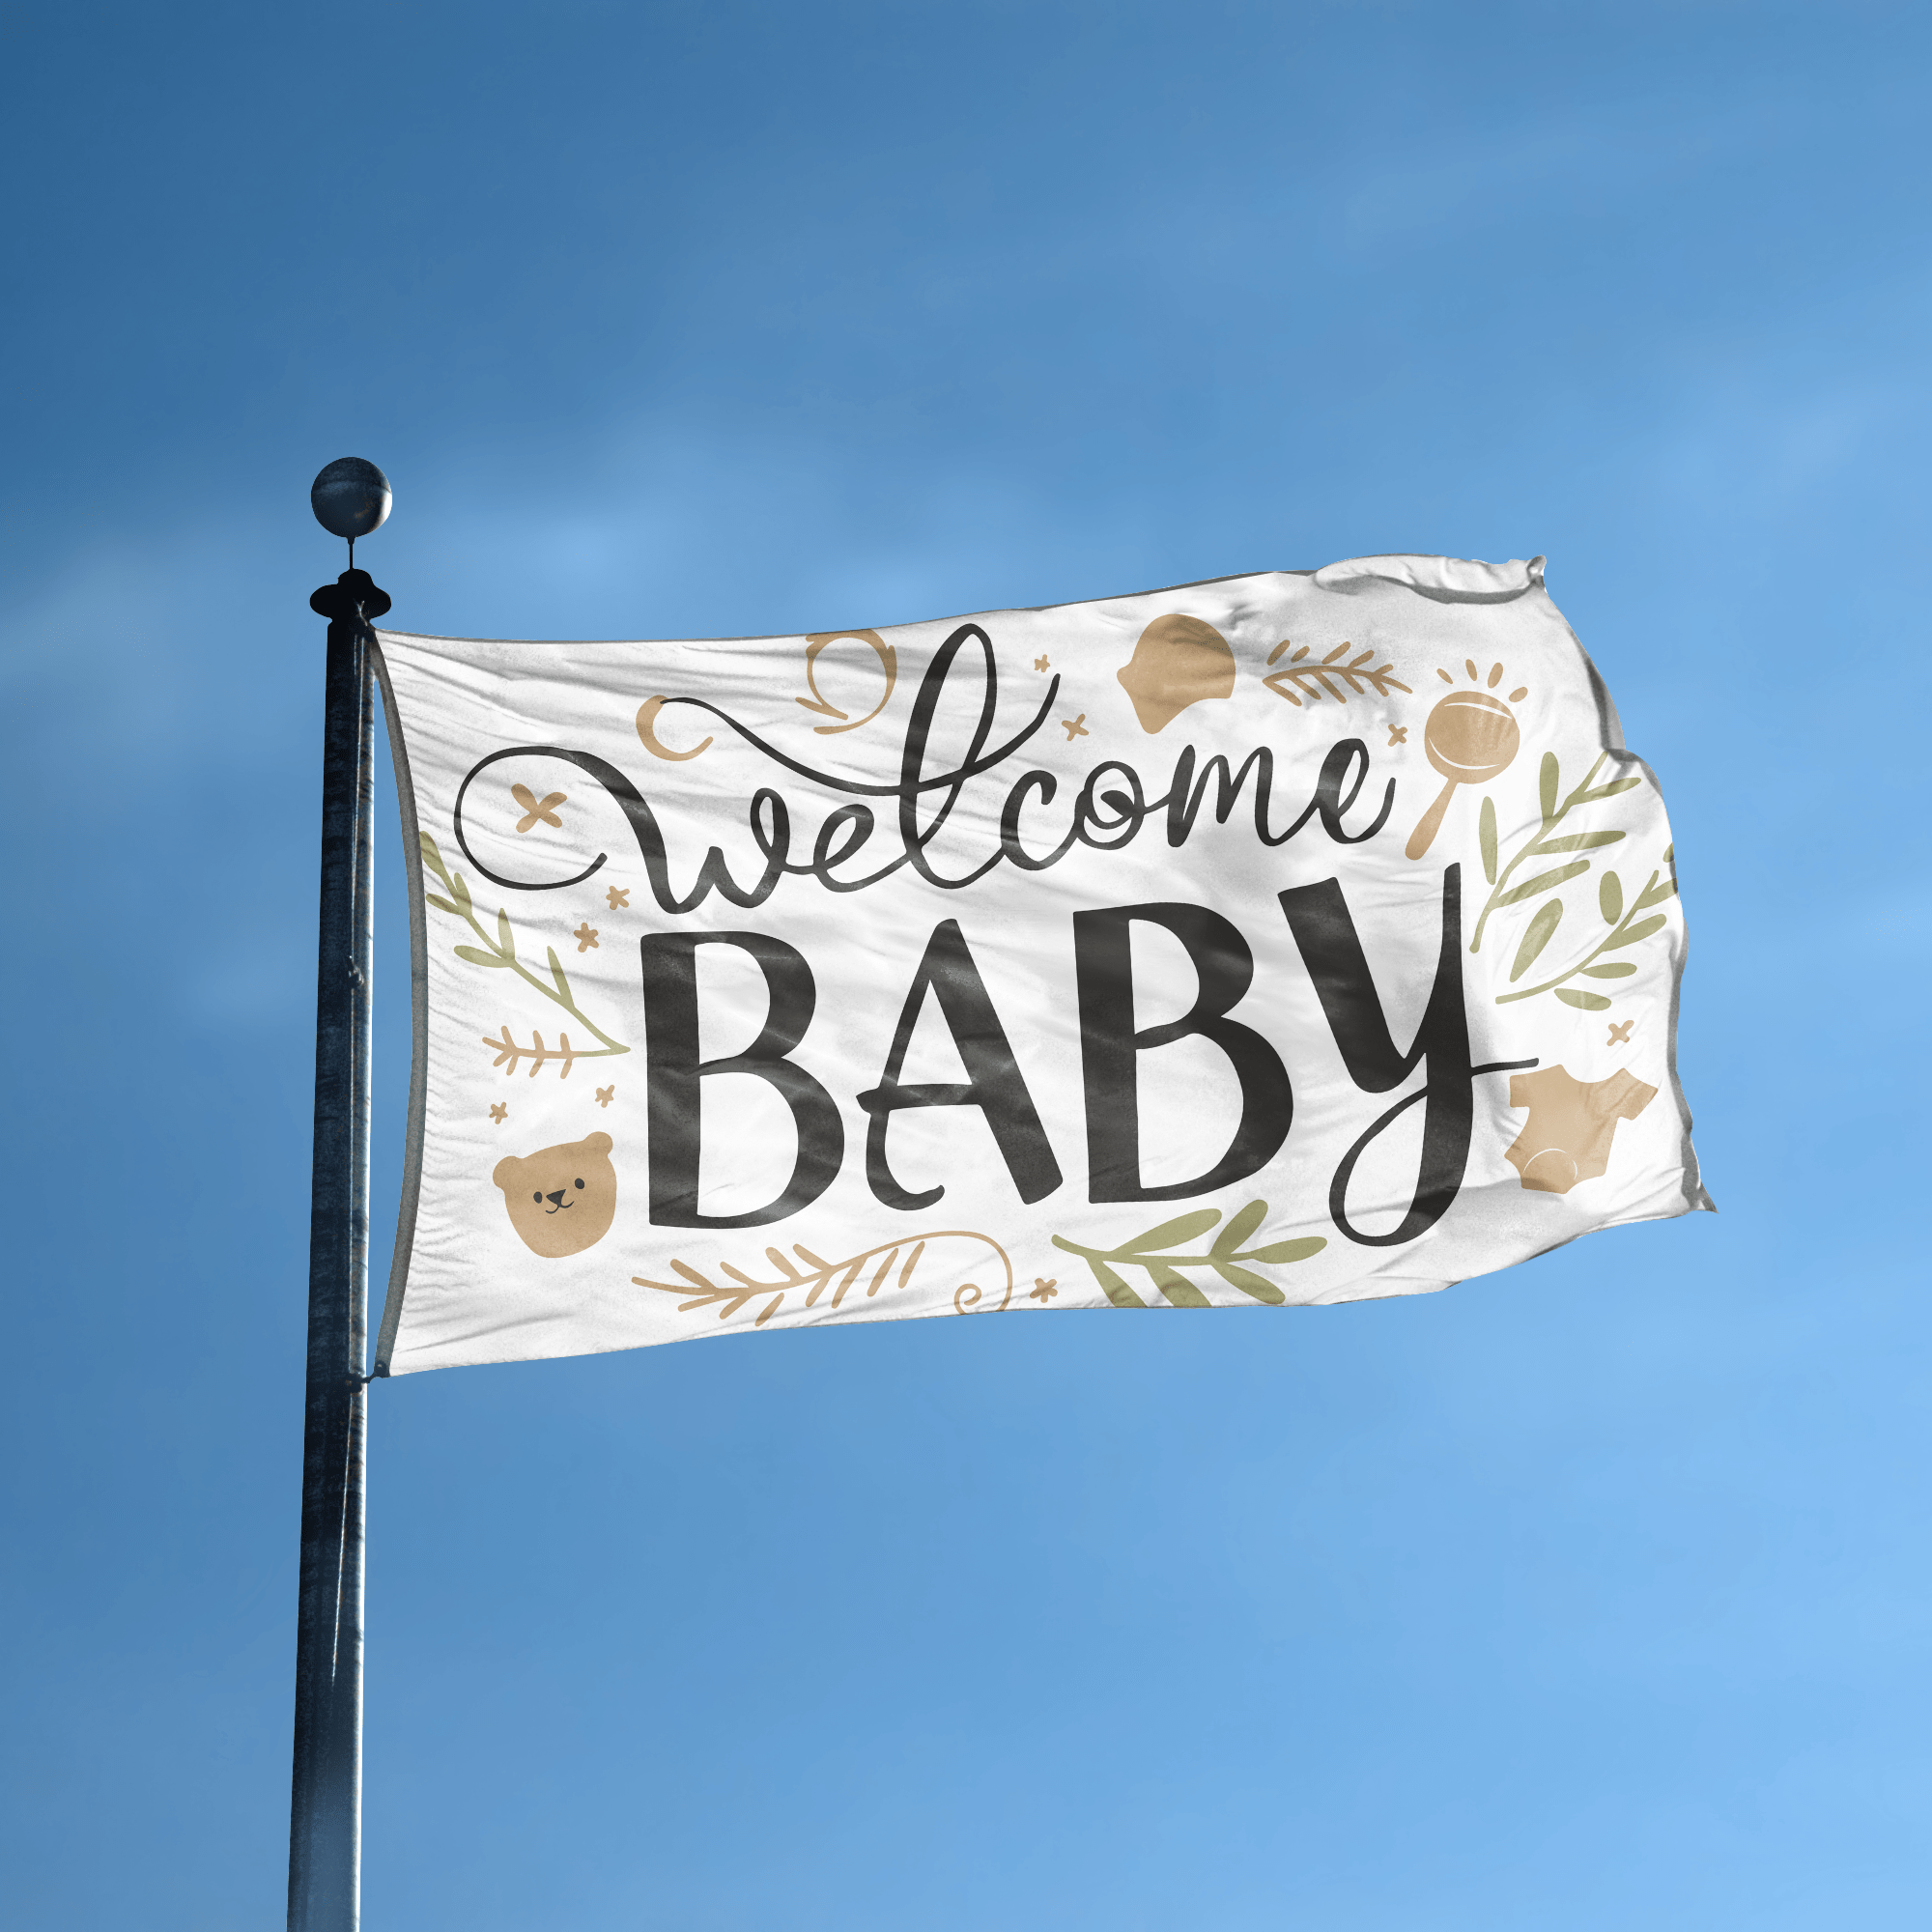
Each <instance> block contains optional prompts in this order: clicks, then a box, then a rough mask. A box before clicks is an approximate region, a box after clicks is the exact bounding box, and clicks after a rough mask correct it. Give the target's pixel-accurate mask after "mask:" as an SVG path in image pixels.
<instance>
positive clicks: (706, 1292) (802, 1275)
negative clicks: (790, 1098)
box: [631, 1228, 1013, 1328]
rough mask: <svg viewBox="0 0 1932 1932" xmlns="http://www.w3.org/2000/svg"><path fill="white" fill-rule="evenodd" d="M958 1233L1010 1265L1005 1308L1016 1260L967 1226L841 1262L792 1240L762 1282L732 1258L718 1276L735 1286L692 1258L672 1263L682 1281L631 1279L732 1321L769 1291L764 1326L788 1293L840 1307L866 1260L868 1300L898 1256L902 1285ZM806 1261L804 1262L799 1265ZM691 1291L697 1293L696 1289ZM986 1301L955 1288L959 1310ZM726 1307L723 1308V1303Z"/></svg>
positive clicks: (971, 1287) (775, 1255) (771, 1253)
mask: <svg viewBox="0 0 1932 1932" xmlns="http://www.w3.org/2000/svg"><path fill="white" fill-rule="evenodd" d="M954 1237H957V1238H959V1239H961V1240H967V1241H979V1242H980V1243H982V1244H983V1245H984V1246H986V1247H989V1248H991V1249H992V1251H993V1252H994V1253H995V1254H996V1255H998V1256H999V1258H1000V1262H1001V1264H1002V1265H1003V1266H1004V1268H1005V1269H1006V1276H1007V1286H1006V1293H1004V1294H1003V1295H1002V1296H1001V1299H1000V1307H1001V1308H1002V1309H1004V1308H1005V1307H1006V1305H1007V1303H1008V1302H1009V1301H1010V1300H1011V1299H1012V1296H1013V1264H1012V1263H1011V1261H1010V1260H1009V1259H1008V1256H1007V1251H1006V1249H1005V1248H1003V1247H1001V1245H1000V1244H999V1242H998V1241H996V1240H994V1239H993V1237H992V1236H990V1235H980V1234H976V1233H974V1232H973V1231H972V1230H970V1229H966V1228H943V1229H941V1230H940V1231H939V1232H938V1233H936V1234H931V1235H924V1236H920V1237H919V1238H918V1239H917V1240H910V1241H885V1242H881V1243H880V1244H879V1245H878V1246H877V1247H874V1248H867V1249H866V1250H865V1252H864V1253H863V1254H857V1255H848V1256H846V1257H845V1259H844V1260H842V1261H836V1262H829V1261H827V1260H826V1259H825V1257H824V1256H823V1255H816V1254H813V1253H812V1251H811V1250H810V1248H808V1247H807V1246H806V1245H805V1243H804V1242H803V1241H794V1242H793V1243H792V1244H791V1245H792V1255H796V1256H797V1257H798V1261H796V1262H795V1261H793V1260H792V1258H791V1255H787V1254H786V1253H785V1252H784V1250H783V1249H782V1248H767V1249H766V1250H765V1259H766V1260H767V1261H768V1262H769V1263H770V1264H771V1265H772V1271H773V1279H771V1280H769V1281H760V1280H758V1279H756V1278H755V1277H754V1276H753V1275H750V1274H747V1273H746V1272H745V1270H744V1269H743V1268H741V1267H734V1266H733V1265H732V1264H731V1263H729V1262H719V1263H715V1264H714V1266H715V1267H716V1269H717V1271H718V1272H719V1273H720V1274H723V1275H727V1276H729V1278H730V1281H731V1283H732V1284H733V1285H732V1286H729V1287H721V1286H720V1285H719V1284H718V1283H717V1282H715V1281H713V1280H712V1279H711V1278H710V1277H709V1276H708V1275H706V1274H703V1273H701V1272H700V1271H699V1270H698V1269H696V1268H695V1267H693V1266H692V1265H691V1264H689V1263H688V1262H682V1261H673V1262H672V1263H671V1264H670V1271H671V1272H672V1273H673V1274H675V1275H679V1276H681V1277H682V1280H680V1281H651V1280H649V1279H648V1278H647V1277H646V1276H644V1275H640V1274H639V1275H633V1276H632V1277H631V1279H632V1281H633V1282H634V1283H635V1284H636V1285H637V1286H638V1287H639V1288H654V1289H656V1290H657V1291H658V1292H659V1293H662V1294H682V1295H686V1296H688V1297H689V1299H687V1300H684V1301H681V1302H679V1303H678V1313H679V1314H680V1315H685V1314H689V1313H690V1312H691V1310H692V1309H694V1308H717V1309H718V1319H719V1321H728V1320H729V1319H730V1318H731V1317H732V1316H734V1315H735V1314H737V1312H738V1311H739V1310H740V1309H741V1308H743V1307H744V1306H745V1304H746V1303H747V1302H749V1301H755V1300H756V1299H757V1298H758V1297H759V1296H760V1295H767V1294H768V1295H770V1296H771V1299H770V1300H769V1301H767V1302H766V1303H765V1305H764V1307H763V1308H762V1309H761V1310H759V1312H758V1315H757V1317H756V1319H755V1320H754V1321H753V1327H757V1328H762V1327H763V1326H764V1325H765V1323H766V1322H767V1321H770V1320H771V1319H772V1317H773V1316H774V1315H776V1314H777V1313H778V1312H779V1310H780V1309H781V1307H782V1306H783V1305H784V1298H785V1296H786V1295H787V1294H791V1293H796V1292H798V1291H800V1290H803V1291H804V1293H805V1305H806V1307H808V1308H812V1307H815V1306H816V1305H817V1303H818V1299H819V1297H820V1296H821V1295H822V1294H824V1293H826V1291H827V1290H828V1289H829V1290H830V1291H831V1293H832V1302H831V1305H832V1306H833V1307H834V1308H838V1307H839V1306H840V1305H841V1304H842V1303H843V1301H844V1299H845V1297H846V1295H847V1294H849V1293H851V1291H852V1290H853V1289H854V1288H855V1287H856V1286H857V1285H858V1282H859V1278H860V1276H861V1275H862V1274H864V1273H865V1272H866V1269H867V1263H870V1262H876V1263H877V1264H878V1265H877V1266H876V1267H874V1268H873V1269H872V1270H871V1278H870V1280H869V1281H867V1284H866V1294H867V1298H869V1297H871V1296H872V1295H875V1294H877V1293H878V1292H879V1291H880V1289H882V1288H884V1287H885V1286H886V1278H887V1276H888V1275H890V1274H891V1273H892V1271H893V1264H894V1263H895V1261H897V1260H898V1258H899V1257H900V1255H902V1254H903V1255H904V1256H905V1258H906V1259H905V1263H904V1265H903V1266H901V1267H900V1269H899V1271H898V1280H897V1281H896V1282H895V1284H894V1286H895V1287H897V1288H904V1287H905V1286H906V1285H907V1284H908V1283H909V1282H910V1281H911V1280H912V1277H913V1270H914V1269H915V1268H917V1267H918V1266H919V1264H920V1261H921V1259H922V1258H923V1256H924V1254H925V1251H926V1249H927V1247H928V1246H929V1245H930V1244H931V1243H932V1242H934V1241H944V1240H949V1239H952V1238H954ZM800 1263H803V1264H804V1265H803V1266H801V1265H800ZM693 1290H696V1293H693ZM981 1299H983V1296H982V1295H981V1293H980V1289H979V1287H978V1286H977V1285H976V1284H975V1283H973V1282H970V1281H969V1282H962V1283H961V1284H960V1286H959V1287H958V1288H957V1289H956V1290H954V1292H953V1295H952V1306H953V1309H954V1311H955V1312H956V1313H958V1314H960V1315H963V1314H965V1312H966V1311H967V1310H968V1309H969V1308H972V1307H975V1306H977V1305H978V1304H979V1302H980V1300H981ZM721 1303H722V1304H723V1306H720V1304H721Z"/></svg>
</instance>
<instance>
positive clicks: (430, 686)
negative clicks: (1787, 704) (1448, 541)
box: [378, 556, 1710, 1375]
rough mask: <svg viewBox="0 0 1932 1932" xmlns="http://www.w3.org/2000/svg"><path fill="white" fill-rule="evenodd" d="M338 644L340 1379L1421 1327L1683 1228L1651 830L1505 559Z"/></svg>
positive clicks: (1616, 744) (1535, 599)
mask: <svg viewBox="0 0 1932 1932" xmlns="http://www.w3.org/2000/svg"><path fill="white" fill-rule="evenodd" d="M381 641H382V660H381V663H382V674H383V677H384V696H385V700H386V703H387V708H388V712H389V717H390V723H391V733H392V742H393V745H394V748H395V752H396V758H397V768H398V776H399V786H400V790H401V793H402V797H403V802H404V813H405V821H406V823H405V833H406V837H407V838H408V840H409V842H410V844H411V846H412V848H416V847H419V849H420V852H421V855H422V865H423V873H422V887H423V890H422V892H421V894H420V895H418V896H417V898H416V900H415V907H414V919H415V923H414V930H413V933H412V939H413V944H414V954H415V961H416V969H417V970H416V975H415V1000H416V1065H415V1079H414V1083H413V1091H412V1114H413V1120H412V1134H411V1139H410V1172H409V1174H408V1176H407V1178H406V1183H405V1190H404V1208H403V1217H402V1226H401V1229H400V1231H399V1237H398V1242H397V1253H396V1263H395V1267H394V1271H393V1274H392V1277H391V1282H390V1289H389V1298H388V1305H387V1309H386V1312H385V1316H384V1323H383V1331H382V1339H381V1342H380V1345H379V1350H378V1361H379V1368H380V1370H381V1371H383V1372H386V1373H390V1374H398V1375H400V1374H407V1373H409V1372H411V1371H413V1370H417V1369H429V1368H441V1367H446V1366H452V1365H455V1364H459V1363H468V1362H497V1361H511V1360H519V1359H525V1358H529V1357H533V1356H544V1355H568V1354H581V1353H588V1352H594V1351H598V1350H608V1349H633V1348H639V1347H642V1346H644V1345H646V1344H649V1343H654V1342H673V1341H680V1340H683V1339H685V1338H686V1337H690V1336H697V1335H719V1334H729V1333H732V1332H735V1331H738V1330H742V1329H749V1328H754V1327H768V1328H781V1327H791V1326H798V1325H802V1324H808V1323H813V1322H832V1321H885V1320H892V1319H895V1318H898V1317H903V1316H914V1315H952V1314H972V1315H983V1314H995V1313H997V1314H1006V1315H1020V1314H1032V1313H1036V1312H1037V1311H1039V1310H1043V1309H1063V1308H1094V1309H1109V1308H1114V1309H1135V1308H1170V1307H1179V1308H1205V1307H1246V1308H1254V1307H1264V1306H1267V1307H1281V1306H1284V1305H1300V1304H1307V1303H1318V1302H1334V1301H1353V1300H1360V1299H1363V1298H1365V1297H1369V1296H1374V1295H1386V1294H1407V1293H1420V1292H1423V1291H1426V1290H1432V1289H1437V1288H1441V1287H1444V1286H1446V1285H1447V1284H1449V1283H1451V1282H1454V1281H1458V1280H1461V1279H1463V1278H1464V1277H1466V1276H1468V1275H1472V1274H1479V1273H1482V1272H1484V1271H1486V1270H1488V1269H1491V1268H1496V1267H1502V1266H1506V1265H1507V1264H1510V1263H1512V1262H1519V1261H1522V1260H1524V1259H1526V1258H1527V1257H1529V1256H1531V1255H1535V1254H1540V1253H1541V1252H1543V1250H1545V1249H1546V1248H1550V1247H1553V1246H1555V1245H1556V1244H1557V1243H1559V1242H1562V1241H1567V1240H1569V1239H1571V1238H1573V1237H1574V1236H1577V1235H1579V1234H1583V1233H1585V1232H1587V1231H1588V1230H1590V1229H1593V1228H1601V1227H1605V1226H1608V1225H1610V1224H1612V1223H1615V1222H1620V1221H1636V1220H1649V1219H1655V1218H1659V1217H1662V1216H1667V1215H1673V1214H1681V1213H1683V1212H1685V1211H1687V1210H1688V1209H1690V1208H1707V1207H1709V1206H1710V1202H1709V1200H1708V1198H1707V1197H1706V1196H1705V1194H1704V1192H1703V1189H1702V1188H1701V1186H1700V1185H1699V1182H1698V1179H1697V1166H1696V1159H1695V1156H1694V1155H1693V1153H1692V1152H1691V1149H1690V1115H1689V1112H1688V1110H1687V1109H1686V1106H1685V1104H1684V1098H1683V1094H1682V1093H1681V1091H1680V1089H1679V1087H1678V1084H1677V1078H1676V1071H1675V1063H1674V1028H1675V1019H1676V1008H1677V986H1678V979H1679V975H1680V972H1681V970H1682V966H1683V960H1684V927H1683V922H1682V915H1681V913H1680V910H1679V901H1678V898H1677V875H1676V869H1675V862H1674V858H1673V854H1672V848H1671V841H1670V831H1669V826H1668V824H1667V822H1666V820H1665V817H1664V810H1663V801H1662V796H1661V795H1660V793H1659V790H1658V787H1657V783H1656V781H1655V780H1654V779H1653V777H1652V776H1651V774H1650V772H1649V771H1648V769H1647V768H1646V767H1645V766H1644V765H1643V764H1642V763H1641V762H1640V761H1639V760H1638V759H1637V757H1636V756H1635V755H1634V753H1630V752H1627V751H1626V750H1625V749H1624V744H1623V736H1622V732H1621V730H1620V728H1619V726H1618V724H1617V718H1616V713H1615V710H1614V708H1613V707H1612V705H1611V703H1610V699H1609V696H1608V694H1607V693H1606V692H1605V688H1604V685H1603V683H1602V681H1601V680H1600V679H1599V677H1598V675H1597V673H1596V670H1595V668H1594V667H1593V666H1592V665H1591V663H1590V661H1589V660H1588V658H1586V657H1585V656H1584V654H1583V651H1582V649H1581V647H1580V646H1579V645H1578V643H1577V639H1576V638H1575V636H1574V635H1573V634H1572V632H1571V631H1570V629H1569V627H1568V626H1567V625H1566V624H1565V623H1564V621H1563V619H1562V617H1561V616H1560V615H1559V614H1558V612H1557V611H1556V609H1555V607H1554V606H1553V605H1552V604H1551V603H1550V601H1549V598H1548V594H1547V592H1546V591H1545V589H1544V587H1543V575H1542V563H1541V559H1540V558H1539V559H1537V560H1536V561H1534V562H1531V563H1529V564H1523V563H1520V562H1518V563H1509V564H1502V565H1488V564H1480V563H1466V562H1460V561H1457V560H1454V559H1450V558H1444V557H1420V556H1383V557H1366V558H1360V559H1357V560H1355V561H1353V562H1349V563H1339V564H1331V565H1329V566H1328V567H1327V568H1326V569H1324V570H1320V571H1316V572H1314V573H1312V574H1310V573H1305V572H1289V571H1280V572H1266V573H1263V574H1261V575H1258V576H1252V577H1235V578H1224V579H1220V580H1218V581H1216V582H1208V583H1193V584H1186V585H1182V586H1181V587H1179V588H1178V589H1172V590H1160V591H1153V592H1150V593H1148V594H1146V595H1141V596H1132V597H1114V598H1103V599H1100V600H1098V601H1096V602H1094V603H1091V604H1069V605H1061V606H1058V607H1055V608H1052V609H1048V610H1037V611H997V612H994V613H991V614H988V615H983V616H979V617H974V618H968V619H947V620H945V621H942V622H937V623H925V624H904V625H899V626H895V627H893V628H890V629H876V630H875V629H857V630H847V631H827V632H820V633H817V634H814V635H811V636H807V637H791V638H755V639H710V640H703V641H696V642H682V643H521V642H519V643H508V642H485V641H476V640H470V639H447V638H425V637H412V636H409V635H407V634H402V633H396V632H384V633H382V634H381Z"/></svg>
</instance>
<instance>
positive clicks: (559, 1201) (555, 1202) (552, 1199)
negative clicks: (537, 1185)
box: [544, 1187, 563, 1208]
mask: <svg viewBox="0 0 1932 1932" xmlns="http://www.w3.org/2000/svg"><path fill="white" fill-rule="evenodd" d="M544 1198H545V1199H546V1200H547V1201H549V1203H550V1204H551V1206H552V1207H554V1208H561V1207H562V1206H563V1189H562V1188H560V1187H559V1188H558V1189H557V1190H556V1192H555V1193H554V1194H549V1195H546V1196H545V1197H544Z"/></svg>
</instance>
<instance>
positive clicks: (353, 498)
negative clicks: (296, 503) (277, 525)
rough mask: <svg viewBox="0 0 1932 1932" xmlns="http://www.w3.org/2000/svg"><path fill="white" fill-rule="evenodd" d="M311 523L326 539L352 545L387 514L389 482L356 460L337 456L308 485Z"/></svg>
mask: <svg viewBox="0 0 1932 1932" xmlns="http://www.w3.org/2000/svg"><path fill="white" fill-rule="evenodd" d="M308 500H309V502H310V504H311V505H313V507H314V510H315V520H316V522H317V523H319V524H320V525H321V526H323V528H324V529H326V530H327V532H328V533H329V535H330V536H334V537H347V538H348V539H349V541H350V542H351V543H354V542H355V539H356V538H357V537H366V536H367V535H368V534H369V532H370V531H371V530H373V529H375V528H377V527H378V526H380V525H381V524H382V523H383V521H384V518H385V517H387V516H388V514H389V504H390V501H391V500H392V499H391V497H390V495H389V479H388V478H387V477H386V476H384V474H383V472H382V471H381V470H380V469H377V468H376V466H375V465H374V464H373V463H369V462H366V461H365V460H364V459H363V458H361V457H359V456H338V457H337V458H336V459H335V461H334V462H333V463H331V464H330V465H329V466H328V467H327V469H324V470H323V471H322V473H321V474H320V475H319V476H318V477H317V478H316V479H315V481H314V482H313V483H311V484H310V485H309V490H308Z"/></svg>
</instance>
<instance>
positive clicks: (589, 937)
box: [570, 919, 597, 952]
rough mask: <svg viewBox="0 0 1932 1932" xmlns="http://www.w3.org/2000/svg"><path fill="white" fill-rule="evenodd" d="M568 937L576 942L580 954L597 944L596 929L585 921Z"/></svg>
mask: <svg viewBox="0 0 1932 1932" xmlns="http://www.w3.org/2000/svg"><path fill="white" fill-rule="evenodd" d="M570 936H571V938H573V939H574V940H576V941H577V950H578V952H589V951H590V949H591V948H592V947H593V946H595V945H596V944H597V928H596V927H595V926H594V925H592V924H591V923H590V922H589V921H588V920H587V919H586V920H585V921H584V922H583V923H582V925H580V926H579V927H578V928H577V930H576V931H575V932H573V933H572V934H571V935H570Z"/></svg>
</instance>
